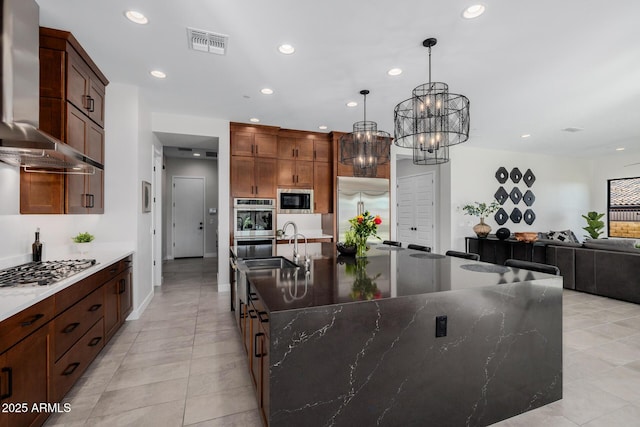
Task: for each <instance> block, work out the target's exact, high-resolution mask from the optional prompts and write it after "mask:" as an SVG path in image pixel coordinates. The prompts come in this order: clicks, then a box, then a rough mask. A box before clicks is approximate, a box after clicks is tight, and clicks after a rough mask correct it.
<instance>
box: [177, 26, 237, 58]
mask: <svg viewBox="0 0 640 427" xmlns="http://www.w3.org/2000/svg"><path fill="white" fill-rule="evenodd" d="M187 36H188V37H189V49H193V50H198V51H200V52H209V53H214V54H216V55H225V54H226V53H227V45H228V43H229V36H227V35H226V34H218V33H214V32H211V31H204V30H196V29H194V28H188V27H187Z"/></svg>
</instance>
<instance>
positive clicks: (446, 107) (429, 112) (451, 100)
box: [393, 38, 469, 165]
mask: <svg viewBox="0 0 640 427" xmlns="http://www.w3.org/2000/svg"><path fill="white" fill-rule="evenodd" d="M436 43H437V40H436V39H434V38H428V39H426V40H425V41H423V42H422V45H423V46H424V47H426V48H428V49H429V82H428V83H426V84H422V85H420V86H418V87H416V88H415V89H414V90H413V92H412V96H411V98H409V99H406V100H404V101H402V102H401V103H399V104H398V105H396V108H395V109H394V111H393V123H394V135H395V142H394V143H395V144H396V145H397V146H399V147H404V148H411V149H413V163H414V164H416V165H436V164H441V163H446V162H448V161H449V147H450V146H452V145H456V144H460V143H462V142H465V141H466V140H467V139H469V99H468V98H467V97H466V96H464V95H458V94H455V93H450V92H449V86H448V85H447V84H446V83H442V82H432V81H431V48H432V47H433V46H435V45H436Z"/></svg>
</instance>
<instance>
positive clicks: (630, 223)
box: [607, 177, 640, 238]
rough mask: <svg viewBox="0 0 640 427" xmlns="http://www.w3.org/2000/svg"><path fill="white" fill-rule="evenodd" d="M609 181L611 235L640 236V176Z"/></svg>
mask: <svg viewBox="0 0 640 427" xmlns="http://www.w3.org/2000/svg"><path fill="white" fill-rule="evenodd" d="M608 183H609V197H608V206H607V211H608V220H609V227H608V228H609V236H610V237H632V238H640V177H637V178H622V179H610V180H609V181H608Z"/></svg>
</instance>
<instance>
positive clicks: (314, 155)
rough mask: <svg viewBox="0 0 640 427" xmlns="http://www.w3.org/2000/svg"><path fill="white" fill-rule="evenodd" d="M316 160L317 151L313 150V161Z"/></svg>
mask: <svg viewBox="0 0 640 427" xmlns="http://www.w3.org/2000/svg"><path fill="white" fill-rule="evenodd" d="M315 159H316V150H313V160H315Z"/></svg>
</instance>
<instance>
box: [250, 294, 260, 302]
mask: <svg viewBox="0 0 640 427" xmlns="http://www.w3.org/2000/svg"><path fill="white" fill-rule="evenodd" d="M257 300H258V294H256V293H255V292H249V301H257Z"/></svg>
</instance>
